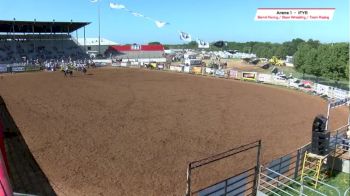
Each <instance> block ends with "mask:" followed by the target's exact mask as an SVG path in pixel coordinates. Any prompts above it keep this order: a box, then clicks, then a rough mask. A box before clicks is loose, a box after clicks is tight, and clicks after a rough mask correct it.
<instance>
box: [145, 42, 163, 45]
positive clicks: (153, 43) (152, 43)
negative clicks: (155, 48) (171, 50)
mask: <svg viewBox="0 0 350 196" xmlns="http://www.w3.org/2000/svg"><path fill="white" fill-rule="evenodd" d="M148 45H161V43H160V42H149V43H148Z"/></svg>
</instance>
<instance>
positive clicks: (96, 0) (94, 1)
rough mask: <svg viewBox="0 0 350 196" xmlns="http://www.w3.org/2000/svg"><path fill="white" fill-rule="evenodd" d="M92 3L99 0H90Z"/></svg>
mask: <svg viewBox="0 0 350 196" xmlns="http://www.w3.org/2000/svg"><path fill="white" fill-rule="evenodd" d="M90 2H91V3H97V2H99V0H90Z"/></svg>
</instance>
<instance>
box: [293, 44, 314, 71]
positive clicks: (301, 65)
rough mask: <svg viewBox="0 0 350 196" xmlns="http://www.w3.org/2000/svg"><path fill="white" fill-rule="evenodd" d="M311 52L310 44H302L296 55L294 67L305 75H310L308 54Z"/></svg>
mask: <svg viewBox="0 0 350 196" xmlns="http://www.w3.org/2000/svg"><path fill="white" fill-rule="evenodd" d="M310 50H311V47H310V46H309V45H308V44H305V43H302V44H300V45H299V47H298V50H297V52H296V53H295V54H294V65H295V68H296V69H297V70H298V71H301V72H302V73H303V74H305V73H309V72H310V70H311V68H310V67H309V66H310V65H308V64H306V60H307V57H308V52H309V51H310Z"/></svg>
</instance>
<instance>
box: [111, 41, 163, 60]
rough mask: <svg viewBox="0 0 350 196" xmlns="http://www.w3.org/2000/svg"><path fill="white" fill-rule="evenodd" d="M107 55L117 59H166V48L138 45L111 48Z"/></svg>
mask: <svg viewBox="0 0 350 196" xmlns="http://www.w3.org/2000/svg"><path fill="white" fill-rule="evenodd" d="M106 53H107V56H112V57H115V58H130V59H131V58H162V57H164V46H163V45H137V44H133V45H123V46H110V47H109V48H108V50H107V51H106Z"/></svg>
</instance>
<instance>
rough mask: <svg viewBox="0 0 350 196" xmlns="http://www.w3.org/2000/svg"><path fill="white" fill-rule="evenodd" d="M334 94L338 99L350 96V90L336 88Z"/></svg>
mask: <svg viewBox="0 0 350 196" xmlns="http://www.w3.org/2000/svg"><path fill="white" fill-rule="evenodd" d="M333 96H334V98H337V99H345V98H348V97H349V92H348V91H345V90H342V89H338V88H334V89H333Z"/></svg>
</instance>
